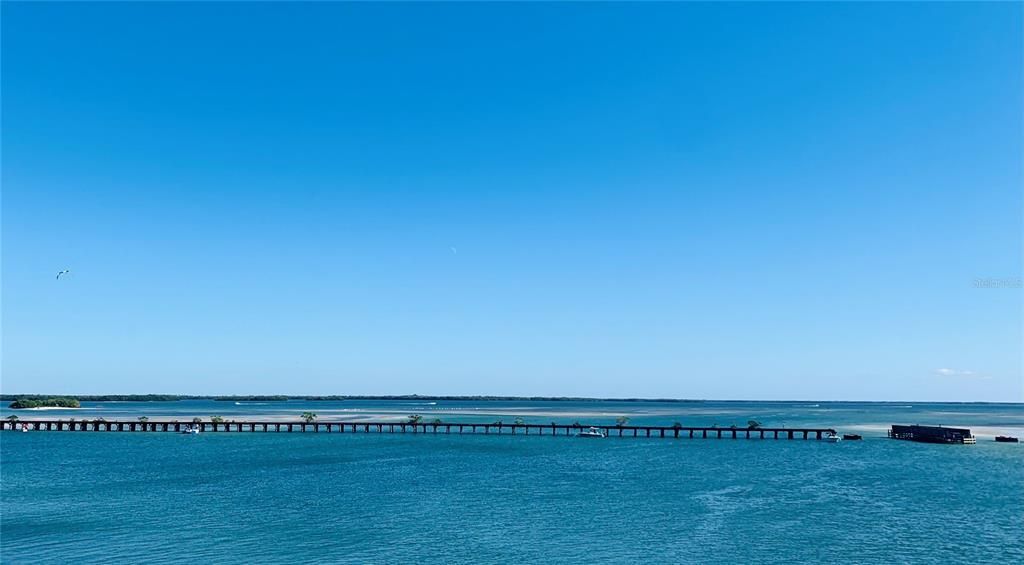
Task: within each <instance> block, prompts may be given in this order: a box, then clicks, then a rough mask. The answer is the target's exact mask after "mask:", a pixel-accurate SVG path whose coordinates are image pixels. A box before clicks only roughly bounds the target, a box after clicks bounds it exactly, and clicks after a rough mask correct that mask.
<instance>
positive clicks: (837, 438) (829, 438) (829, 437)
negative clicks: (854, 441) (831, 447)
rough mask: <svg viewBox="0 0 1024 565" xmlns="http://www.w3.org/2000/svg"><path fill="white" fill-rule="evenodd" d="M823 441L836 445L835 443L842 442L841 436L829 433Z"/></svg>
mask: <svg viewBox="0 0 1024 565" xmlns="http://www.w3.org/2000/svg"><path fill="white" fill-rule="evenodd" d="M825 441H827V442H829V443H837V442H840V441H843V436H841V435H839V434H837V433H835V432H829V434H828V435H827V436H825Z"/></svg>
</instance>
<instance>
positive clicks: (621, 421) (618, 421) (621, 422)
mask: <svg viewBox="0 0 1024 565" xmlns="http://www.w3.org/2000/svg"><path fill="white" fill-rule="evenodd" d="M628 423H629V416H619V417H618V418H615V425H616V426H618V427H620V428H621V427H622V426H625V425H626V424H628Z"/></svg>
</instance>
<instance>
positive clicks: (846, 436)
mask: <svg viewBox="0 0 1024 565" xmlns="http://www.w3.org/2000/svg"><path fill="white" fill-rule="evenodd" d="M843 439H846V440H853V441H856V440H858V439H864V438H862V437H860V434H843Z"/></svg>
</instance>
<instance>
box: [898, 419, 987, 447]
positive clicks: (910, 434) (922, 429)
mask: <svg viewBox="0 0 1024 565" xmlns="http://www.w3.org/2000/svg"><path fill="white" fill-rule="evenodd" d="M889 437H891V438H892V439H903V440H907V441H919V442H922V443H968V444H970V443H975V439H974V436H973V435H971V430H969V429H967V428H946V427H943V426H900V425H896V424H893V426H892V429H890V430H889Z"/></svg>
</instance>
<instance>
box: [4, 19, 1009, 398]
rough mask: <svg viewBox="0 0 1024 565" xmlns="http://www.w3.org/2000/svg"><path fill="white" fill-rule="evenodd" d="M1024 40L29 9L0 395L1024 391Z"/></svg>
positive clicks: (782, 25)
mask: <svg viewBox="0 0 1024 565" xmlns="http://www.w3.org/2000/svg"><path fill="white" fill-rule="evenodd" d="M1021 24H1022V9H1021V5H1020V4H1012V3H1007V4H981V5H979V4H933V3H924V4H909V3H908V4H813V5H812V4H793V5H785V4H774V3H773V4H718V5H707V4H642V5H636V4H632V5H626V4H600V5H584V4H561V5H553V4H529V5H522V4H485V5H484V4H442V5H427V4H417V5H408V4H386V5H367V4H356V5H341V4H302V5H285V4H233V3H229V4H166V3H158V4H11V3H6V2H5V3H4V5H3V18H2V32H3V35H2V47H3V49H2V95H3V96H2V111H3V116H2V118H3V122H2V142H3V146H2V149H3V168H2V175H3V178H2V180H3V193H2V197H3V200H2V204H3V215H2V219H3V226H2V230H3V232H2V233H3V242H2V243H3V262H2V267H3V281H2V282H3V288H2V290H3V293H2V297H3V328H2V329H3V331H2V337H3V350H2V352H3V360H2V369H3V375H2V383H0V386H2V390H3V391H4V392H6V393H14V392H52V393H58V392H60V393H142V392H175V393H195V394H203V393H236V394H243V393H254V394H255V393H292V394H391V393H395V394H399V393H420V394H516V395H586V396H630V397H633V396H649V397H685V398H722V399H878V400H992V401H1021V400H1022V399H1024V398H1022V396H1024V392H1022V345H1021V344H1022V335H1021V321H1022V301H1021V290H1020V288H1019V277H1020V276H1021V268H1022V262H1021V257H1022V245H1021V236H1022V220H1021V217H1022V198H1021V186H1022V180H1024V179H1022V163H1021V155H1022V152H1024V147H1022V141H1021V132H1022V124H1024V117H1022V110H1021V101H1022V96H1024V83H1022V71H1021V69H1022V67H1024V64H1022V52H1024V51H1022V47H1024V46H1022V32H1021V29H1022V25H1021ZM61 269H71V271H72V273H71V275H70V276H68V277H65V278H62V279H61V280H60V281H57V280H55V279H54V275H55V273H56V272H57V271H59V270H61ZM978 279H984V280H986V281H991V280H996V281H997V284H996V285H995V286H1002V287H1001V288H979V287H978V286H977V284H976V281H977V280H978ZM999 281H1003V282H999ZM1015 284H1016V285H1017V288H1012V287H1013V286H1014V285H1015ZM989 286H992V285H989Z"/></svg>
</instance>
